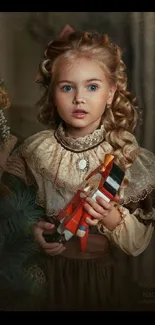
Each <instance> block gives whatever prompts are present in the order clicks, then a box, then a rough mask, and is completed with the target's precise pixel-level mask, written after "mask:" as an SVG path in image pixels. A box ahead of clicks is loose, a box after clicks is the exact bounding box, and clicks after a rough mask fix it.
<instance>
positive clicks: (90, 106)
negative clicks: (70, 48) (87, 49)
mask: <svg viewBox="0 0 155 325" xmlns="http://www.w3.org/2000/svg"><path fill="white" fill-rule="evenodd" d="M55 73H56V83H55V87H54V101H55V105H56V108H57V111H58V113H59V115H60V117H61V119H62V120H63V121H64V122H65V125H66V129H67V133H68V135H71V136H74V137H76V136H77V137H79V136H85V135H87V134H90V133H92V132H93V131H94V130H96V129H97V128H98V126H99V124H100V121H101V117H102V115H103V113H104V111H105V107H106V105H107V104H111V102H112V100H113V96H114V93H115V87H112V86H110V84H109V83H108V81H107V79H106V77H105V73H104V71H103V70H102V69H101V67H100V66H99V64H98V63H97V62H95V61H93V60H92V59H87V58H81V59H78V60H77V59H75V61H73V60H72V61H71V62H69V60H68V59H66V60H62V61H61V62H59V63H57V66H56V71H55Z"/></svg>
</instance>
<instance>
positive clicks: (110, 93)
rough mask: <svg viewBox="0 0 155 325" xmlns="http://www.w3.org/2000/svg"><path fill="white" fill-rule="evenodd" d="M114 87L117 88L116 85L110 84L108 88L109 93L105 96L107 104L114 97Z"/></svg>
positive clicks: (109, 103)
mask: <svg viewBox="0 0 155 325" xmlns="http://www.w3.org/2000/svg"><path fill="white" fill-rule="evenodd" d="M116 89H117V86H112V87H111V88H110V90H109V95H108V98H107V104H108V105H111V103H112V101H113V98H114V95H115V92H116Z"/></svg>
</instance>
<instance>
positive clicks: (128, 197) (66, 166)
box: [10, 125, 155, 256]
mask: <svg viewBox="0 0 155 325" xmlns="http://www.w3.org/2000/svg"><path fill="white" fill-rule="evenodd" d="M112 150H113V148H112V146H111V145H110V144H109V143H108V142H106V141H105V140H104V126H103V125H102V126H101V128H100V129H99V130H96V131H94V132H93V133H92V134H91V135H88V136H85V137H81V138H76V139H74V138H70V137H67V136H65V133H64V130H63V127H62V125H60V126H59V128H58V129H57V131H54V130H45V131H41V132H39V133H37V134H35V135H32V136H31V137H29V138H28V139H26V140H25V141H24V143H23V144H22V145H21V146H20V147H19V152H20V154H21V156H22V159H21V158H17V160H18V162H17V161H16V166H17V165H18V168H16V174H20V176H22V177H23V178H24V179H25V181H27V175H26V173H25V169H24V162H23V158H24V161H25V162H26V164H27V166H28V168H29V170H30V171H31V173H32V174H33V177H34V179H35V182H36V183H37V185H38V192H37V201H38V203H39V204H40V205H42V206H44V207H45V208H46V213H47V216H48V217H49V218H50V217H53V216H56V215H57V214H58V212H59V211H60V210H61V209H62V208H64V207H65V205H66V204H67V203H68V201H69V200H70V199H71V198H72V196H73V195H74V193H76V191H77V189H78V188H79V186H80V184H81V183H82V182H83V180H84V178H85V177H86V176H87V175H88V174H89V173H90V172H91V171H92V170H93V169H95V168H96V167H97V166H98V165H99V164H100V163H101V162H103V160H104V156H105V154H106V153H110V152H112ZM14 159H15V158H14ZM14 161H15V160H14ZM10 166H12V167H10V168H13V162H12V163H11V161H10ZM17 169H18V171H17ZM126 176H127V178H128V180H129V185H128V187H127V188H126V189H125V190H122V191H121V194H120V195H121V203H122V205H125V204H127V203H129V202H138V201H140V200H144V199H145V197H147V195H148V194H149V193H150V192H151V191H152V190H153V188H155V157H154V155H153V154H152V153H151V152H150V151H148V150H146V149H142V148H141V152H140V154H139V156H138V157H137V158H136V160H135V162H134V163H133V165H132V167H130V168H129V169H128V170H127V172H126ZM137 214H138V216H139V217H140V218H141V219H147V218H151V220H153V219H155V211H154V210H153V209H152V210H151V212H149V213H148V214H146V213H144V211H143V209H136V210H135V211H134V212H133V213H132V214H131V213H130V212H129V210H128V209H127V208H125V207H124V208H123V216H124V217H123V219H122V221H121V223H120V224H119V225H118V226H117V227H116V228H115V229H114V230H113V231H110V230H108V229H106V228H105V227H102V231H103V234H104V235H105V236H106V237H108V239H109V240H110V241H112V242H114V243H115V244H116V245H117V246H119V247H120V249H122V250H123V251H124V252H125V253H127V254H132V255H134V256H137V255H138V254H140V253H141V252H143V251H144V250H145V248H146V247H147V246H148V244H149V242H150V239H151V237H152V233H153V225H152V224H151V223H150V224H149V225H148V226H145V225H144V224H143V223H141V222H139V221H138V219H137Z"/></svg>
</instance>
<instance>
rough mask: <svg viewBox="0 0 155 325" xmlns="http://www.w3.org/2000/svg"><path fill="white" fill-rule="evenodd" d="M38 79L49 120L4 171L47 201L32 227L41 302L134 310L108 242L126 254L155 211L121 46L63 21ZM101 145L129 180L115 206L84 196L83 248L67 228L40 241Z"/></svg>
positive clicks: (154, 168)
mask: <svg viewBox="0 0 155 325" xmlns="http://www.w3.org/2000/svg"><path fill="white" fill-rule="evenodd" d="M37 82H39V83H41V84H42V85H43V86H44V87H45V94H44V96H43V97H42V98H41V100H40V101H39V103H38V104H39V106H40V108H41V110H40V113H39V121H41V122H42V123H44V124H45V125H48V126H49V128H48V129H46V130H45V131H41V132H39V133H37V134H35V135H33V136H30V137H29V138H28V139H26V140H25V141H24V143H23V144H22V145H21V146H20V147H19V153H18V155H17V156H14V157H12V158H11V159H10V161H8V165H7V170H8V171H9V172H10V173H13V174H14V175H17V176H18V177H20V178H22V179H23V180H24V181H25V182H26V183H27V182H28V179H29V181H30V178H31V181H32V182H34V183H35V184H36V185H37V202H38V204H39V205H40V206H42V207H44V208H45V209H46V220H45V218H44V217H43V218H42V220H40V221H39V222H37V223H36V225H35V227H34V236H35V239H36V240H37V242H38V243H39V244H40V246H41V248H42V249H43V250H44V252H45V253H46V254H45V257H44V258H45V269H44V272H45V275H46V278H47V282H48V294H47V301H46V304H45V307H44V309H46V310H70V311H71V310H78V311H79V310H123V309H131V308H136V307H135V306H134V307H133V306H132V307H131V305H130V302H131V301H133V297H134V296H135V292H133V296H131V295H130V294H132V292H130V290H129V287H130V286H131V284H130V283H129V285H127V284H126V285H125V282H124V278H123V275H122V274H120V272H121V271H120V269H118V268H117V263H115V260H114V258H113V255H112V250H111V249H112V248H111V244H114V246H116V247H118V248H119V249H121V250H122V251H123V252H124V253H126V254H128V255H132V256H137V255H139V254H141V253H142V252H143V251H144V250H145V249H146V247H147V246H148V245H149V242H150V239H151V237H152V233H153V220H154V219H155V214H154V210H153V208H152V205H151V197H150V193H151V192H152V190H153V189H154V187H155V157H154V155H153V154H152V153H151V152H149V151H148V150H146V149H143V148H140V147H139V145H138V143H137V141H136V139H135V136H134V135H133V132H134V129H135V127H136V123H137V119H138V113H137V108H136V106H135V98H134V96H133V95H132V94H131V93H130V92H129V91H128V90H127V76H126V72H125V65H124V63H123V61H122V52H121V49H120V48H119V47H118V46H117V45H116V44H114V43H112V42H111V40H110V39H109V38H108V36H107V35H104V34H98V33H95V32H74V31H73V30H72V29H70V30H69V32H68V33H64V32H63V33H61V35H60V37H58V38H57V39H55V40H53V41H51V42H50V43H49V44H48V46H47V48H46V51H45V57H44V59H43V60H42V62H41V64H40V66H39V73H38V75H37ZM107 153H112V154H114V156H115V161H116V163H117V164H118V165H119V166H120V167H121V168H123V169H124V170H125V175H126V179H127V181H128V184H127V186H126V187H125V188H122V189H121V191H120V204H119V205H118V206H117V207H115V206H114V204H113V202H111V203H107V202H105V201H104V199H103V198H100V197H97V202H95V201H93V200H91V199H87V203H86V205H85V209H86V211H87V212H88V213H89V214H90V216H91V217H92V220H91V219H89V218H88V219H87V220H86V221H87V223H88V224H89V226H90V228H89V237H88V246H87V250H86V252H85V253H81V252H80V251H79V245H78V240H77V238H76V237H75V236H74V237H72V238H71V239H70V240H69V241H68V242H66V243H64V244H63V243H58V242H55V243H47V242H46V241H45V239H44V237H43V233H44V232H46V231H52V230H53V229H54V221H55V220H56V218H57V215H58V213H59V212H60V211H61V210H62V209H63V208H64V207H65V206H66V204H67V203H68V202H69V200H70V199H71V198H72V197H73V195H74V194H75V193H76V192H77V190H78V188H79V187H80V184H81V183H82V182H83V180H84V179H85V178H86V177H87V175H88V174H89V173H90V172H91V171H92V170H94V169H95V168H96V167H98V166H99V165H100V164H101V163H102V162H103V161H104V157H105V154H107ZM27 170H28V171H29V176H27V175H28V174H27ZM127 281H129V279H127ZM130 288H131V287H130ZM132 289H133V288H132ZM131 291H132V290H131Z"/></svg>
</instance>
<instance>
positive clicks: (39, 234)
mask: <svg viewBox="0 0 155 325" xmlns="http://www.w3.org/2000/svg"><path fill="white" fill-rule="evenodd" d="M54 227H55V226H54V225H53V224H51V223H49V222H45V221H39V222H37V223H36V224H35V226H34V228H33V234H34V237H35V240H36V241H37V242H39V244H40V246H41V247H42V248H43V250H44V251H45V253H46V254H48V255H52V256H54V255H58V254H61V253H62V252H63V251H64V250H65V249H66V248H65V247H64V245H63V244H61V243H47V242H46V241H45V239H44V237H43V233H44V232H47V231H50V230H53V228H54Z"/></svg>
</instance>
